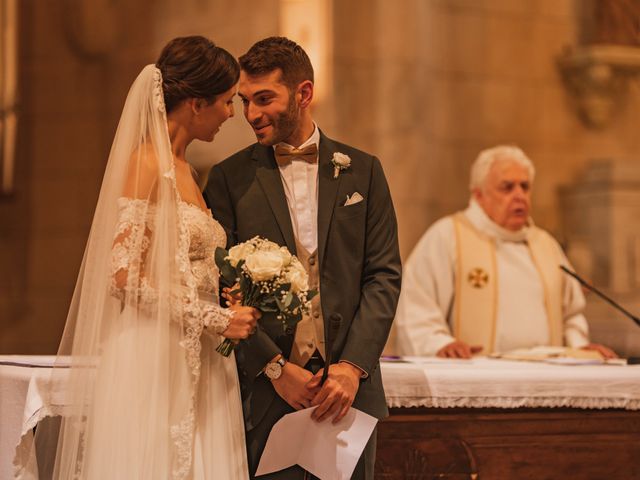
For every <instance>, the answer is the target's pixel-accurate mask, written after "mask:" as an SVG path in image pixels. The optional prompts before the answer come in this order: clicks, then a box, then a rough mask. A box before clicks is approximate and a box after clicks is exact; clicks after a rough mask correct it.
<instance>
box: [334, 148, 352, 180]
mask: <svg viewBox="0 0 640 480" xmlns="http://www.w3.org/2000/svg"><path fill="white" fill-rule="evenodd" d="M331 163H333V178H338V175H339V174H340V172H341V171H342V170H346V169H347V168H349V167H350V166H351V157H349V155H345V154H344V153H340V152H335V153H334V154H333V158H332V159H331Z"/></svg>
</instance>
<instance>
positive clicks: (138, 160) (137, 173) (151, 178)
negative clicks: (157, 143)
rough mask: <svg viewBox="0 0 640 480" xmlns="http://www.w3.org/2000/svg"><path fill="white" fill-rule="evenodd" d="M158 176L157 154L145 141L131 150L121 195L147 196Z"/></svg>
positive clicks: (131, 196) (150, 192)
mask: <svg viewBox="0 0 640 480" xmlns="http://www.w3.org/2000/svg"><path fill="white" fill-rule="evenodd" d="M159 177H160V166H159V163H158V155H157V154H156V151H155V149H154V148H153V145H151V144H150V143H145V144H143V145H141V146H139V147H138V148H136V149H135V150H133V152H131V155H130V156H129V162H128V169H127V178H126V182H125V188H124V192H123V195H124V196H125V197H130V198H149V196H150V195H151V194H152V193H153V191H154V190H155V185H156V183H157V181H158V178H159Z"/></svg>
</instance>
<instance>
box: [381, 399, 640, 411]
mask: <svg viewBox="0 0 640 480" xmlns="http://www.w3.org/2000/svg"><path fill="white" fill-rule="evenodd" d="M387 405H388V406H389V407H390V408H398V407H405V408H406V407H427V408H582V409H593V410H603V409H608V408H619V409H625V410H640V400H637V399H629V398H594V397H420V398H418V397H405V398H398V397H391V398H389V397H388V398H387Z"/></svg>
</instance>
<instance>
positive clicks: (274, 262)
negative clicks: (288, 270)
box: [245, 251, 284, 282]
mask: <svg viewBox="0 0 640 480" xmlns="http://www.w3.org/2000/svg"><path fill="white" fill-rule="evenodd" d="M245 266H246V267H247V270H248V271H249V275H250V276H251V278H252V279H253V281H254V282H261V281H264V280H271V279H272V278H275V277H277V276H278V275H280V271H281V270H282V268H283V267H284V262H283V259H282V255H281V254H280V252H279V251H272V252H265V251H262V252H255V253H252V254H251V255H249V256H248V257H247V260H246V263H245Z"/></svg>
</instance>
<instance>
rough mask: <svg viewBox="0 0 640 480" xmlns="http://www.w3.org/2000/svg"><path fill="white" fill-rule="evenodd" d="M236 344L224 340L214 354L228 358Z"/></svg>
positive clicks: (226, 339)
mask: <svg viewBox="0 0 640 480" xmlns="http://www.w3.org/2000/svg"><path fill="white" fill-rule="evenodd" d="M235 347H236V344H235V343H233V341H232V340H230V339H228V338H225V339H224V341H223V342H222V343H221V344H220V345H218V346H217V347H216V352H218V353H219V354H220V355H222V356H224V357H228V356H229V355H231V352H233V349H234V348H235Z"/></svg>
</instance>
